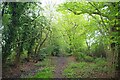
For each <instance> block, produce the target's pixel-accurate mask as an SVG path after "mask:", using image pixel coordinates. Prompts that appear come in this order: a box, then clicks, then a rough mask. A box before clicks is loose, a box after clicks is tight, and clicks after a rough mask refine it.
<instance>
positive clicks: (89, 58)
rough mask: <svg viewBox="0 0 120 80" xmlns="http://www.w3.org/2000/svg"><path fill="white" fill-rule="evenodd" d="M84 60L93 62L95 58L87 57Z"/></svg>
mask: <svg viewBox="0 0 120 80" xmlns="http://www.w3.org/2000/svg"><path fill="white" fill-rule="evenodd" d="M84 60H85V61H86V62H92V61H94V59H93V57H91V56H85V57H84Z"/></svg>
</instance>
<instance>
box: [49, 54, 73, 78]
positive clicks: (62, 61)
mask: <svg viewBox="0 0 120 80" xmlns="http://www.w3.org/2000/svg"><path fill="white" fill-rule="evenodd" d="M74 60H75V59H74V57H63V56H60V57H52V58H51V61H52V64H53V65H54V66H55V70H54V78H65V76H64V75H62V73H63V71H64V69H65V68H66V66H67V64H68V63H69V62H71V61H74Z"/></svg>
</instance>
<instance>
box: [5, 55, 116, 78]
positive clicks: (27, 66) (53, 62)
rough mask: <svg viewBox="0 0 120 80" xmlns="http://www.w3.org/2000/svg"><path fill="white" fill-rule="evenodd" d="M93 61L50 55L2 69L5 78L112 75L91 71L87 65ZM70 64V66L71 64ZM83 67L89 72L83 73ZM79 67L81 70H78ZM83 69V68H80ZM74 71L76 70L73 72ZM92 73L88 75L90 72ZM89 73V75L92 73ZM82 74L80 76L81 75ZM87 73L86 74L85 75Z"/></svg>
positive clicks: (101, 76)
mask: <svg viewBox="0 0 120 80" xmlns="http://www.w3.org/2000/svg"><path fill="white" fill-rule="evenodd" d="M79 64H80V65H79ZM91 64H94V63H87V64H86V63H83V62H77V61H76V60H75V57H73V56H69V57H63V56H60V57H53V56H50V57H48V58H47V59H45V60H44V61H39V62H37V63H35V62H32V61H30V62H26V63H23V64H21V65H20V67H19V68H15V67H14V66H11V67H9V68H6V69H4V70H3V77H5V78H68V77H69V78H74V77H76V76H77V77H78V78H79V77H80V78H81V77H82V76H83V77H84V76H85V77H90V78H91V77H93V78H94V77H98V78H109V77H114V75H113V74H111V75H110V74H107V72H92V69H88V68H91V67H89V65H91ZM71 65H72V66H71ZM78 65H79V66H78ZM86 65H87V66H88V67H87V68H86ZM81 66H82V67H85V68H84V69H86V71H87V70H91V72H88V73H87V74H86V73H85V70H84V69H83V68H82V67H81ZM80 68H81V70H80ZM82 69H83V70H82ZM75 71H76V72H75ZM91 73H92V74H94V75H93V76H90V74H91ZM92 74H91V75H92ZM81 75H82V76H81ZM86 75H87V76H86Z"/></svg>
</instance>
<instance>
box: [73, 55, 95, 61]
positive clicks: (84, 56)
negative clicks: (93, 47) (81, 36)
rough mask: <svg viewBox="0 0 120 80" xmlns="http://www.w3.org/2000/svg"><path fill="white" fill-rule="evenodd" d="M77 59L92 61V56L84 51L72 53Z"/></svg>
mask: <svg viewBox="0 0 120 80" xmlns="http://www.w3.org/2000/svg"><path fill="white" fill-rule="evenodd" d="M74 56H75V57H76V60H77V61H86V62H93V60H94V58H93V57H91V56H88V55H86V54H85V53H74Z"/></svg>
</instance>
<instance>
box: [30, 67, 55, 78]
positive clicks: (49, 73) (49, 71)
mask: <svg viewBox="0 0 120 80" xmlns="http://www.w3.org/2000/svg"><path fill="white" fill-rule="evenodd" d="M53 69H54V68H53V67H46V68H44V69H42V70H40V71H39V72H38V73H36V74H35V75H34V76H33V77H31V78H52V77H53Z"/></svg>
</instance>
